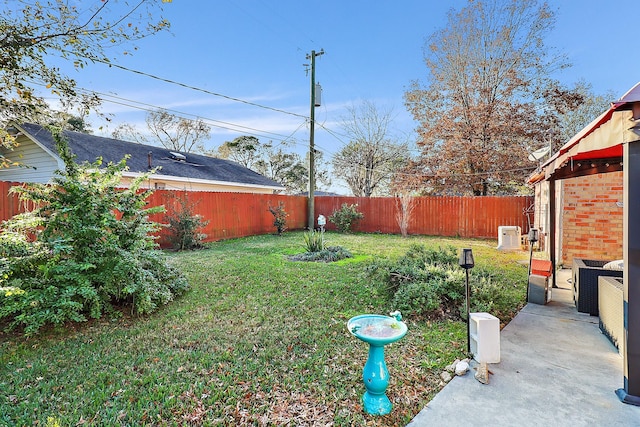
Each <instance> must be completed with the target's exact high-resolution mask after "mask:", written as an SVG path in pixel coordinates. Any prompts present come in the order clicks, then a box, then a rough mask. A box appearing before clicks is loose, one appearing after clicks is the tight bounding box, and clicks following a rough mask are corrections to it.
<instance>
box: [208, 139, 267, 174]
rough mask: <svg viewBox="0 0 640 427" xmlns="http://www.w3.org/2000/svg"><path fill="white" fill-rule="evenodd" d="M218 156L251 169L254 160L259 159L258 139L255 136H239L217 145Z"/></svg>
mask: <svg viewBox="0 0 640 427" xmlns="http://www.w3.org/2000/svg"><path fill="white" fill-rule="evenodd" d="M218 156H219V157H220V158H221V159H228V160H231V161H232V162H236V163H238V164H241V165H242V166H244V167H245V168H249V169H253V168H254V167H255V164H256V162H257V161H258V160H260V140H259V139H258V138H256V137H255V136H249V135H243V136H239V137H237V138H235V139H233V141H226V142H225V143H224V144H222V145H221V146H220V147H218Z"/></svg>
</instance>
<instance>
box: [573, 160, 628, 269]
mask: <svg viewBox="0 0 640 427" xmlns="http://www.w3.org/2000/svg"><path fill="white" fill-rule="evenodd" d="M563 185H564V195H563V199H564V200H563V201H562V207H563V213H562V228H561V232H562V263H563V264H564V266H566V267H570V266H571V265H572V262H573V258H586V259H603V260H614V259H622V227H623V224H622V196H623V192H622V185H623V177H622V172H612V173H605V174H598V175H590V176H584V177H579V178H571V179H566V180H564V183H563ZM618 202H620V205H618V204H617V203H618Z"/></svg>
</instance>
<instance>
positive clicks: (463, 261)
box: [459, 249, 475, 353]
mask: <svg viewBox="0 0 640 427" xmlns="http://www.w3.org/2000/svg"><path fill="white" fill-rule="evenodd" d="M459 264H460V267H462V268H464V270H465V272H466V273H467V282H466V286H465V295H466V299H467V353H470V352H471V331H470V329H469V328H470V326H469V322H470V320H471V313H470V308H469V300H470V295H469V269H470V268H473V267H474V265H475V263H474V262H473V251H472V250H471V249H462V251H461V252H460V262H459Z"/></svg>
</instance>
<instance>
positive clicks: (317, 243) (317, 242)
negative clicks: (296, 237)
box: [303, 230, 326, 252]
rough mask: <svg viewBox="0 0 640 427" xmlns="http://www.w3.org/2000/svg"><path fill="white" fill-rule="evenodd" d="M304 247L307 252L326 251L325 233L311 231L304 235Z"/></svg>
mask: <svg viewBox="0 0 640 427" xmlns="http://www.w3.org/2000/svg"><path fill="white" fill-rule="evenodd" d="M303 236H304V245H305V249H306V250H307V252H320V251H322V250H324V249H325V246H326V245H325V243H324V233H323V232H321V231H315V230H311V231H308V232H306V233H304V235H303Z"/></svg>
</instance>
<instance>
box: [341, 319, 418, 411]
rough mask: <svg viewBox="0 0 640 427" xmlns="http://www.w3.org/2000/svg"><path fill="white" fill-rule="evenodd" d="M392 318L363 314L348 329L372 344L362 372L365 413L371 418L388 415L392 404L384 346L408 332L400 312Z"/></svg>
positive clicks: (350, 322) (349, 323)
mask: <svg viewBox="0 0 640 427" xmlns="http://www.w3.org/2000/svg"><path fill="white" fill-rule="evenodd" d="M391 314H392V316H393V317H391V316H382V315H379V314H362V315H360V316H355V317H352V318H351V319H349V321H348V322H347V330H349V332H350V333H351V335H353V336H355V337H356V338H359V339H361V340H362V341H364V342H366V343H369V358H368V359H367V363H365V365H364V369H363V370H362V380H363V381H364V386H365V388H366V389H367V391H365V393H364V395H363V396H362V403H363V405H364V410H365V411H366V412H367V413H368V414H371V415H385V414H388V413H389V412H391V408H392V407H393V405H392V404H391V401H390V400H389V398H388V397H387V395H386V394H385V391H386V390H387V386H388V385H389V371H388V370H387V364H386V363H385V361H384V346H385V345H387V344H391V343H392V342H396V341H398V340H399V339H400V338H402V337H404V336H405V335H406V333H407V325H406V324H405V323H404V322H402V321H401V320H402V316H401V315H400V312H399V311H396V312H394V313H391Z"/></svg>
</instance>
